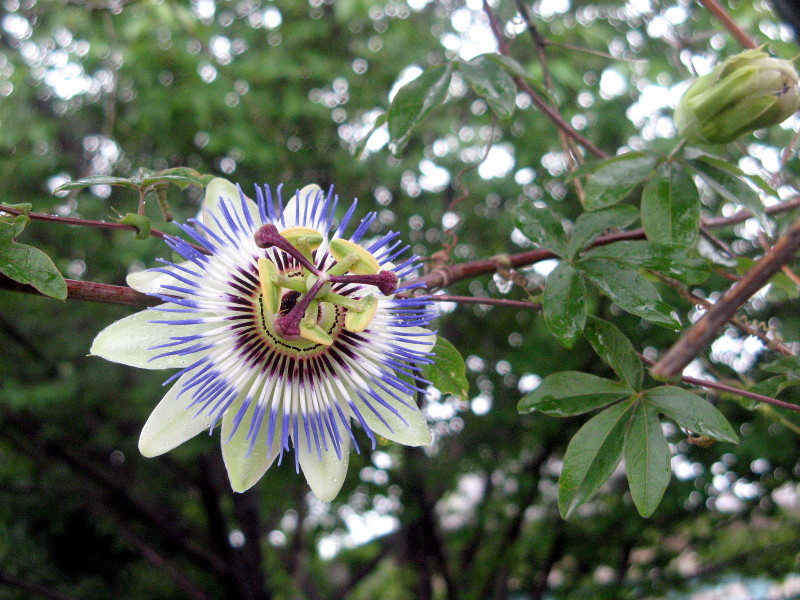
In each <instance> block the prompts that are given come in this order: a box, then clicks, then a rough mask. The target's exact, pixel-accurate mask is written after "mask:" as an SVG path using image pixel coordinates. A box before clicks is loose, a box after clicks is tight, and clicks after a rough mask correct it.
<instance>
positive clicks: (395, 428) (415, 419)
mask: <svg viewBox="0 0 800 600" xmlns="http://www.w3.org/2000/svg"><path fill="white" fill-rule="evenodd" d="M387 387H388V386H387ZM374 389H375V391H376V392H377V393H378V395H379V396H380V397H381V398H383V400H384V401H385V402H386V403H387V404H389V405H390V406H392V407H393V408H394V409H395V410H397V412H398V413H399V414H400V416H399V417H398V416H397V415H396V414H395V413H394V412H392V411H391V410H389V409H388V408H386V407H385V406H384V405H383V404H381V403H380V402H378V401H377V400H375V398H373V397H371V396H369V395H368V394H364V396H365V397H366V398H367V399H369V401H370V403H369V406H367V405H366V403H365V402H364V401H363V400H361V399H360V398H358V397H354V398H353V403H354V404H355V405H356V408H358V412H360V413H361V416H362V417H363V418H364V421H366V423H367V425H368V426H369V428H370V429H372V431H373V432H375V433H376V434H377V435H379V436H381V437H385V438H387V439H389V440H392V441H393V442H397V443H398V444H403V445H405V446H427V445H429V444H430V443H431V441H433V438H432V436H431V430H430V429H429V428H428V423H427V422H426V421H425V417H424V416H422V411H420V409H419V408H417V403H416V400H415V399H414V397H413V396H412V395H410V394H404V393H402V392H400V391H398V390H396V389H394V388H389V389H391V390H392V392H394V394H395V395H396V396H398V397H399V398H402V399H403V400H404V401H405V402H406V403H408V404H409V406H410V408H409V406H405V405H404V404H403V403H402V402H399V401H398V400H397V399H396V398H393V397H392V396H390V395H389V394H387V393H386V392H384V391H383V390H381V389H380V388H374ZM370 406H371V407H372V408H374V409H375V410H376V411H378V413H379V414H380V416H381V417H383V419H384V420H385V421H386V423H388V424H389V427H387V426H386V425H385V424H384V422H383V421H382V420H381V419H380V418H379V417H378V416H377V415H376V414H375V413H374V412H373V410H372V409H371V408H370ZM401 417H402V418H401ZM403 421H405V422H403ZM390 428H391V429H390Z"/></svg>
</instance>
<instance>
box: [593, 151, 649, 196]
mask: <svg viewBox="0 0 800 600" xmlns="http://www.w3.org/2000/svg"><path fill="white" fill-rule="evenodd" d="M657 161H658V159H657V157H655V156H653V155H651V154H646V153H644V152H629V153H627V154H622V155H620V156H615V157H613V158H610V159H608V160H606V161H603V162H602V163H600V165H598V166H597V167H595V169H594V171H593V172H592V174H591V175H590V176H589V179H588V180H587V182H586V187H585V191H586V201H585V202H584V208H585V209H586V210H599V209H601V208H607V207H609V206H613V205H614V204H617V203H619V202H621V201H622V200H624V199H625V198H627V197H628V194H630V193H631V192H632V191H633V189H634V188H635V187H636V186H637V185H639V184H640V183H642V181H644V180H645V179H646V178H647V176H648V175H650V173H651V172H652V171H653V169H654V168H655V166H656V163H657Z"/></svg>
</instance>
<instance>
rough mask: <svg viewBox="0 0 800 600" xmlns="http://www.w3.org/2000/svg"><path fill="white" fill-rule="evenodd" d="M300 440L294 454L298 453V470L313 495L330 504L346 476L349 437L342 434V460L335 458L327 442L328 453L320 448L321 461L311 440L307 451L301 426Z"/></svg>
mask: <svg viewBox="0 0 800 600" xmlns="http://www.w3.org/2000/svg"><path fill="white" fill-rule="evenodd" d="M299 430H300V440H298V441H296V445H295V452H297V453H298V457H299V460H300V468H301V469H302V470H303V475H305V478H306V481H307V482H308V485H309V487H310V488H311V491H312V492H314V495H315V496H316V497H317V498H319V499H320V500H322V501H323V502H330V501H331V500H333V499H334V498H335V497H336V494H338V493H339V490H340V489H342V485H343V484H344V478H345V476H346V475H347V465H348V464H349V463H350V437H349V435H348V434H347V432H346V431H341V429H340V431H341V433H342V443H341V446H340V449H341V452H342V458H341V459H340V458H339V457H338V456H336V451H335V450H334V449H333V444H332V443H331V442H330V441H328V451H327V452H326V451H325V448H324V447H323V448H322V460H320V458H319V455H318V454H317V444H316V442H315V441H314V439H313V434H312V440H311V452H309V451H308V442H307V441H306V435H305V431H304V428H303V426H302V424H301V425H300V428H299Z"/></svg>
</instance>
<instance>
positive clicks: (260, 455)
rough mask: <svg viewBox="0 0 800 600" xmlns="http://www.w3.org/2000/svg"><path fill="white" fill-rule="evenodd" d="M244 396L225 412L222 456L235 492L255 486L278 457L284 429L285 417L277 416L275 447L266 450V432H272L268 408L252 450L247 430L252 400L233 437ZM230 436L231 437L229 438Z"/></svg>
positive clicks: (250, 418)
mask: <svg viewBox="0 0 800 600" xmlns="http://www.w3.org/2000/svg"><path fill="white" fill-rule="evenodd" d="M242 401H243V397H242V398H238V399H237V400H236V401H235V402H234V403H233V404H232V405H231V406H230V408H228V410H227V411H226V412H225V414H224V415H222V434H221V439H222V458H223V460H224V461H225V468H226V469H227V471H228V479H230V482H231V487H232V488H233V491H234V492H244V491H246V490H249V489H250V488H251V487H253V486H254V485H255V484H256V483H257V482H258V480H259V479H261V477H262V476H263V475H264V473H266V471H267V469H269V467H270V465H272V463H273V462H274V461H275V459H276V458H277V456H278V453H279V451H280V447H281V430H282V424H283V419H281V418H278V419H277V422H276V426H275V433H274V438H273V442H272V448H271V449H269V450H270V451H269V452H267V450H268V448H267V434H268V432H269V409H267V412H266V413H265V415H264V420H263V421H262V423H261V427H260V429H259V430H258V435H257V437H256V441H255V444H253V450H252V452H251V451H250V440H249V439H248V437H247V433H248V431H249V430H250V423H251V422H252V419H253V413H254V412H255V407H256V402H255V401H253V402H251V403H250V406H249V407H248V409H247V412H246V413H245V415H244V418H242V420H241V422H240V423H239V427H238V428H237V429H236V432H235V433H234V434H233V437H231V431H233V422H234V417H236V414H237V413H238V412H239V409H240V407H241V406H242ZM229 438H230V439H229Z"/></svg>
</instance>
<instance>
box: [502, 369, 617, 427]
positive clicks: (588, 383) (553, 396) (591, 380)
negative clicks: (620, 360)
mask: <svg viewBox="0 0 800 600" xmlns="http://www.w3.org/2000/svg"><path fill="white" fill-rule="evenodd" d="M632 393H633V390H632V389H631V388H630V387H628V386H627V385H625V384H624V383H618V382H616V381H611V380H610V379H604V378H603V377H598V376H597V375H592V374H590V373H581V372H579V371H561V372H560V373H553V374H552V375H548V376H547V377H545V378H544V379H543V380H542V382H541V383H540V384H539V385H538V387H537V388H536V389H535V390H533V391H532V392H530V393H529V394H526V395H525V396H523V397H522V399H521V400H520V401H519V404H517V410H518V411H519V412H521V413H525V412H533V411H539V412H542V413H544V414H546V415H550V416H551V417H572V416H575V415H582V414H584V413H587V412H589V411H592V410H595V409H597V408H601V407H603V406H606V405H608V404H611V403H612V402H615V401H616V400H621V399H622V398H625V397H627V396H630V395H631V394H632Z"/></svg>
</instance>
